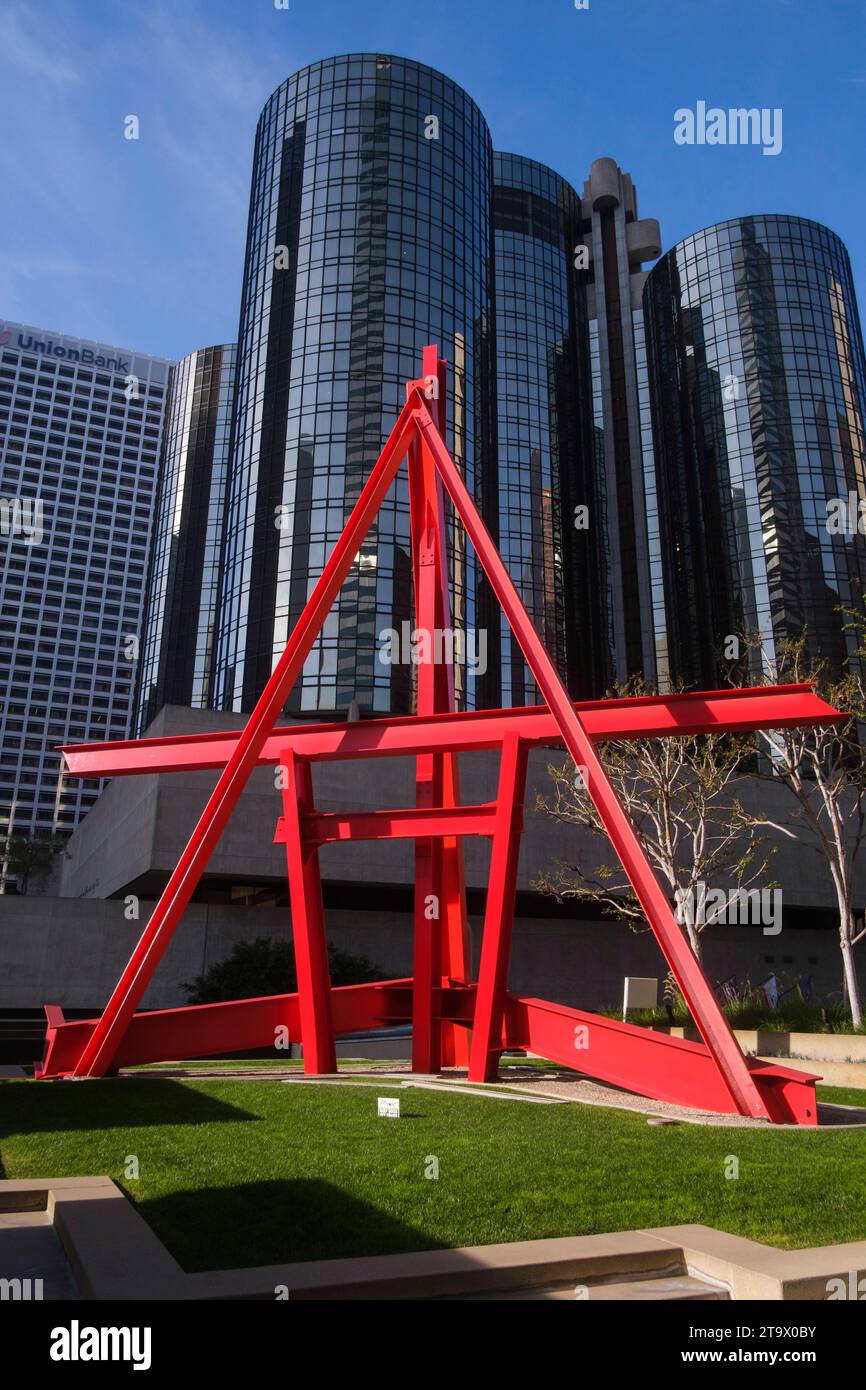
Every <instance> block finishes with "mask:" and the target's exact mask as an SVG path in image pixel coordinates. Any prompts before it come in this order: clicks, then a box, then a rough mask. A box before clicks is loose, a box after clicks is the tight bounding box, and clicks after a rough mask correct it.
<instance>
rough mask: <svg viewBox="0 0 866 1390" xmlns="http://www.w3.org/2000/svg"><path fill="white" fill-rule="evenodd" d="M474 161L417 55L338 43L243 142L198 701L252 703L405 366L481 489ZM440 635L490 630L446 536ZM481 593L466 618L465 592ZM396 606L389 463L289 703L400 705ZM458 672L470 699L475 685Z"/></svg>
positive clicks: (468, 116) (490, 464) (488, 367)
mask: <svg viewBox="0 0 866 1390" xmlns="http://www.w3.org/2000/svg"><path fill="white" fill-rule="evenodd" d="M492 167H493V155H492V147H491V141H490V135H489V132H488V129H487V125H486V122H485V120H484V118H483V116H482V115H481V112H480V111H479V109H478V107H477V106H476V105H475V103H474V102H473V101H472V100H471V98H470V97H469V96H467V94H466V93H465V92H464V91H462V89H461V88H460V87H458V86H457V85H456V84H455V83H454V82H451V81H450V80H449V79H448V78H447V77H444V76H442V74H441V73H438V72H435V71H434V70H433V69H432V68H429V67H426V66H424V65H423V64H421V63H415V62H411V61H409V60H408V59H404V58H396V57H389V56H387V55H384V54H352V55H349V56H346V57H340V58H332V59H329V60H327V61H326V62H320V63H315V64H313V65H312V66H310V67H307V68H304V69H303V70H302V71H300V72H298V73H295V75H294V76H293V77H291V78H289V80H288V81H287V82H284V83H283V84H282V86H281V87H279V88H278V89H277V90H276V91H275V92H274V93H273V95H272V96H271V97H270V99H269V101H268V102H267V103H266V105H265V107H264V109H263V111H262V114H261V117H260V119H259V124H258V129H257V133H256V145H255V157H254V167H253V176H252V188H251V196H250V216H249V227H248V234H247V247H246V258H245V266H244V280H243V291H242V300H241V318H240V329H239V335H238V370H237V396H236V401H235V408H234V420H233V426H232V447H231V460H230V467H229V480H228V498H227V516H226V528H225V553H224V564H223V569H222V575H221V581H220V595H219V617H218V635H217V644H216V653H215V662H214V690H213V694H214V703H215V705H216V707H217V708H220V709H226V710H247V709H250V708H251V707H252V705H253V704H254V702H255V700H256V698H257V697H258V695H259V693H260V692H261V690H262V688H263V687H264V685H265V683H266V681H267V679H268V677H269V675H270V673H271V670H272V668H273V666H274V664H275V662H276V660H277V659H278V657H279V655H280V653H281V652H282V650H283V648H284V646H285V643H286V640H287V638H288V636H289V634H290V633H291V631H292V628H293V626H294V624H295V622H296V620H297V618H298V616H299V614H300V613H301V611H302V609H303V606H304V604H305V602H306V599H307V597H308V595H309V593H310V592H311V589H312V586H313V585H314V584H315V582H316V579H317V578H318V576H319V575H320V574H321V571H322V568H323V566H324V563H325V559H326V556H327V555H328V553H329V551H330V549H331V548H332V546H333V544H334V542H335V541H336V540H337V538H338V536H339V535H340V533H341V531H342V528H343V525H344V522H345V520H346V518H347V516H348V514H349V511H350V509H351V507H352V506H353V504H354V502H355V501H356V499H357V497H358V494H359V492H360V489H361V486H362V485H363V482H364V480H365V479H366V476H367V474H368V473H369V470H370V468H371V466H372V464H373V462H374V461H375V459H376V457H377V455H378V453H379V451H380V449H381V447H382V445H383V443H384V441H385V439H386V438H387V435H388V433H389V431H390V429H391V427H392V425H393V422H394V420H395V419H396V417H397V414H398V412H399V411H400V409H401V408H402V405H403V403H404V400H403V389H404V383H405V381H406V380H407V379H410V378H413V377H415V376H417V373H418V370H419V363H420V359H421V349H422V348H423V346H424V344H425V343H437V344H438V346H439V351H440V355H441V356H442V357H444V358H446V359H447V360H448V363H449V391H448V402H447V417H448V425H447V443H448V446H449V448H450V449H451V451H452V453H453V455H454V457H455V460H456V462H457V464H458V467H459V468H460V469H461V471H462V473H463V476H464V478H465V480H466V482H467V485H468V486H469V488H470V490H471V491H472V492H473V494H474V495H475V497H476V499H477V500H478V501H479V502H480V503H482V504H486V502H487V499H488V496H489V493H490V492H491V490H494V491H495V476H494V475H493V472H492V470H493V469H494V467H495V465H494V452H495V451H494V433H495V420H494V399H493V397H494V392H495V381H494V372H495V367H494V361H493V344H492V323H491V317H492V298H493V265H492V230H491V222H492V217H491V208H492ZM451 571H452V574H451V578H452V594H453V622H454V626H455V628H459V629H461V630H463V629H475V628H478V627H480V626H485V625H486V624H487V622H488V621H489V619H488V617H487V614H486V609H485V600H484V591H483V589H482V588H481V586H480V584H479V583H478V579H477V573H476V566H475V563H474V560H473V557H472V555H471V553H470V551H469V550H468V547H467V544H466V542H465V540H464V539H463V536H462V531H461V530H460V529H459V528H456V527H455V528H454V531H453V534H452V537H451ZM479 603H480V604H481V609H479V607H478V605H479ZM412 612H413V596H412V576H411V565H410V555H409V525H408V487H407V483H406V477H405V471H404V472H403V474H402V476H401V477H400V478H399V479H398V482H397V485H396V488H395V490H394V491H393V492H392V494H391V495H390V496H389V497H388V498H387V499H386V501H385V504H384V505H383V507H382V509H381V511H380V513H379V516H378V518H377V520H376V522H375V523H374V525H373V527H372V529H371V532H370V534H369V537H368V539H367V541H366V542H365V543H364V545H363V546H362V548H361V551H360V553H359V555H358V558H357V561H356V563H355V565H354V566H353V568H352V570H351V572H350V575H349V577H348V578H347V580H346V582H345V584H344V585H343V589H342V591H341V594H340V597H339V600H338V602H337V604H336V605H335V607H334V610H333V612H332V614H331V615H330V617H329V618H328V620H327V623H326V625H325V628H324V631H323V634H322V636H321V638H320V640H319V641H318V642H317V643H316V645H315V647H314V648H313V650H312V651H311V653H310V656H309V658H308V660H307V662H306V665H305V667H304V670H303V673H302V675H301V677H300V679H299V681H298V682H297V684H296V686H295V689H294V691H293V693H292V696H291V698H290V702H289V706H288V709H289V712H290V713H292V714H296V715H302V716H304V717H307V718H309V717H313V718H315V717H317V716H322V717H328V718H333V717H335V715H338V714H339V713H340V712H345V711H346V709H347V708H348V707H349V706H350V704H351V703H352V701H353V700H356V701H357V703H358V706H359V708H360V710H361V712H362V714H370V713H375V714H386V713H389V712H393V713H405V712H408V711H409V710H410V709H411V706H412V699H413V677H414V668H413V667H412V665H411V662H409V663H403V664H398V665H390V664H387V662H383V659H382V650H383V649H382V642H381V636H382V634H383V633H384V632H387V631H388V630H396V631H397V632H398V633H399V632H400V631H401V628H402V624H403V623H404V622H410V623H411V619H412ZM477 666H478V669H477V670H475V671H473V669H472V668H471V666H470V663H468V662H466V663H464V664H463V665H458V666H457V667H456V670H455V685H456V691H457V698H458V701H459V703H460V704H461V705H464V706H470V707H471V706H473V705H474V704H476V703H480V702H481V700H482V694H481V689H482V686H483V683H484V681H485V680H490V679H491V678H492V677H491V673H490V672H489V671H485V672H482V671H481V663H480V662H478V663H477Z"/></svg>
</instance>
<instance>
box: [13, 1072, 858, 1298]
mask: <svg viewBox="0 0 866 1390" xmlns="http://www.w3.org/2000/svg"><path fill="white" fill-rule="evenodd" d="M377 1094H382V1095H399V1096H400V1099H401V1109H402V1118H401V1119H400V1120H385V1119H378V1118H377V1115H376V1095H377ZM851 1096H856V1097H857V1101H856V1102H855V1103H860V1104H863V1102H864V1099H866V1097H864V1093H863V1092H853V1093H849V1092H847V1091H842V1090H839V1089H838V1088H832V1089H831V1088H826V1090H825V1088H822V1098H826V1099H836V1100H841V1099H843V1098H844V1099H845V1100H846V1102H847V1103H851V1099H850V1097H851ZM732 1154H733V1155H735V1156H736V1157H737V1158H738V1159H739V1164H740V1176H739V1178H738V1179H737V1180H731V1179H726V1178H725V1170H726V1164H727V1161H728V1157H729V1156H730V1155H732ZM130 1155H135V1156H136V1157H137V1159H138V1163H139V1177H138V1179H137V1180H133V1179H130V1178H127V1177H126V1176H125V1168H126V1165H127V1162H128V1157H129V1156H130ZM433 1156H435V1158H436V1159H437V1160H438V1164H439V1178H438V1180H432V1179H427V1178H425V1170H427V1171H429V1170H430V1168H431V1163H432V1157H433ZM864 1156H866V1129H864V1130H860V1131H858V1130H838V1131H835V1132H833V1131H827V1132H823V1133H818V1132H809V1133H805V1132H799V1133H792V1132H783V1131H771V1132H767V1131H766V1130H752V1129H742V1130H731V1129H714V1128H709V1127H706V1126H697V1125H686V1124H682V1125H677V1126H660V1127H652V1126H648V1125H647V1123H646V1118H645V1117H644V1116H641V1115H632V1114H627V1113H622V1112H618V1111H610V1110H600V1109H595V1108H593V1107H589V1106H582V1105H569V1106H566V1105H562V1106H560V1105H551V1106H540V1105H525V1104H520V1103H518V1102H514V1103H506V1102H505V1101H492V1100H491V1101H486V1100H481V1099H475V1098H473V1097H470V1096H465V1095H459V1094H451V1095H449V1094H445V1093H443V1092H436V1091H424V1090H413V1091H407V1090H399V1089H398V1088H395V1087H393V1086H390V1087H389V1086H388V1084H387V1081H386V1080H385V1078H384V1077H383V1078H382V1083H381V1085H380V1086H379V1087H378V1088H377V1090H375V1091H371V1090H369V1089H366V1088H365V1089H360V1088H358V1089H356V1088H354V1087H351V1088H350V1087H346V1088H339V1087H334V1086H322V1087H316V1086H304V1087H300V1086H292V1085H282V1084H280V1083H279V1082H274V1081H265V1080H263V1081H256V1080H251V1081H229V1080H225V1081H223V1080H216V1079H213V1080H201V1081H197V1080H183V1081H179V1080H169V1079H165V1078H162V1079H160V1078H156V1077H154V1078H152V1079H150V1078H147V1077H142V1078H139V1079H137V1080H134V1081H133V1080H130V1081H122V1082H116V1081H89V1082H86V1083H64V1082H57V1083H54V1084H50V1085H49V1084H41V1083H38V1082H37V1083H34V1082H26V1081H21V1082H11V1081H10V1082H5V1083H3V1084H2V1085H0V1160H2V1172H0V1175H2V1176H5V1177H10V1178H26V1177H58V1176H61V1175H69V1176H74V1175H87V1174H98V1173H107V1174H109V1175H110V1176H111V1177H113V1178H114V1179H115V1180H116V1181H117V1182H118V1183H119V1185H120V1186H121V1187H122V1188H123V1190H124V1191H125V1192H126V1193H127V1195H128V1196H129V1197H130V1198H131V1199H132V1200H133V1201H134V1202H135V1203H136V1205H137V1207H138V1209H139V1211H140V1212H141V1214H142V1216H143V1217H144V1218H145V1220H146V1221H148V1222H149V1224H150V1225H151V1227H152V1228H153V1229H154V1230H155V1231H156V1233H157V1235H158V1236H159V1237H160V1238H161V1239H162V1240H163V1241H164V1243H165V1244H166V1245H167V1246H168V1248H169V1249H170V1250H171V1251H172V1253H173V1254H174V1255H175V1257H176V1258H177V1259H178V1260H179V1262H180V1263H181V1265H183V1267H184V1268H185V1269H187V1270H190V1271H193V1270H204V1269H221V1268H229V1267H232V1266H238V1265H256V1264H269V1263H274V1262H279V1261H283V1260H308V1259H315V1258H320V1259H326V1258H333V1257H339V1256H350V1255H359V1254H386V1253H395V1252H399V1251H409V1250H423V1249H433V1248H437V1247H443V1246H453V1245H473V1244H485V1243H488V1242H495V1241H507V1240H525V1239H532V1238H538V1237H544V1236H557V1235H567V1234H574V1235H579V1234H589V1233H592V1232H598V1231H615V1230H626V1229H630V1228H642V1227H647V1226H662V1225H669V1224H679V1223H682V1222H703V1223H706V1224H708V1225H713V1226H719V1227H721V1228H722V1229H724V1230H727V1231H733V1232H736V1233H738V1234H740V1235H744V1236H749V1237H752V1238H753V1239H756V1240H761V1241H767V1242H769V1243H771V1244H774V1245H777V1246H783V1247H789V1248H794V1247H798V1246H805V1245H819V1244H824V1243H827V1242H835V1241H849V1240H854V1239H863V1238H866V1163H864Z"/></svg>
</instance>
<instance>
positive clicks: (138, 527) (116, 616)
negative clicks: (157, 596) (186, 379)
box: [0, 322, 169, 846]
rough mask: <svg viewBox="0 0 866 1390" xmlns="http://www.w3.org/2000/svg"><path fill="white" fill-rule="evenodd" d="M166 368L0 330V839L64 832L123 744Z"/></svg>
mask: <svg viewBox="0 0 866 1390" xmlns="http://www.w3.org/2000/svg"><path fill="white" fill-rule="evenodd" d="M168 369H169V363H168V362H167V361H166V360H165V359H163V358H160V357H149V356H145V355H144V354H142V353H137V352H132V351H130V350H129V349H122V348H115V347H108V346H106V345H104V344H101V343H94V342H89V341H86V340H84V339H81V338H74V337H69V336H67V335H64V334H59V333H46V332H44V331H43V330H42V329H37V328H30V327H26V326H24V325H22V324H17V323H7V322H0V839H2V841H3V845H4V846H5V843H6V840H7V838H8V837H9V835H10V834H20V835H23V836H30V835H32V834H33V833H34V832H37V833H41V834H51V833H58V834H64V833H66V832H70V831H72V829H73V828H74V827H75V825H76V823H77V822H78V820H79V819H80V817H81V816H82V815H83V814H84V813H85V811H87V809H88V808H89V807H90V806H91V805H92V804H93V802H94V801H95V800H96V797H97V795H98V793H99V789H100V784H99V783H98V782H88V781H83V782H82V781H79V780H78V779H77V778H70V779H68V780H67V778H66V776H65V775H64V773H63V771H62V768H61V759H60V755H59V754H58V752H57V745H58V744H62V743H65V742H82V741H84V740H87V739H93V740H100V739H109V738H124V737H126V736H127V735H128V734H129V732H130V716H131V700H132V683H133V674H134V669H135V658H136V650H137V644H138V642H139V641H140V636H141V620H142V602H143V596H144V586H145V575H146V570H147V561H148V548H149V544H150V535H151V523H152V513H153V499H154V490H155V486H156V474H157V461H158V455H159V447H160V434H161V430H162V420H163V408H164V403H165V390H166V379H167V375H168Z"/></svg>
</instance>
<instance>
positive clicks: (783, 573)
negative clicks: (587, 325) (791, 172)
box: [644, 216, 866, 686]
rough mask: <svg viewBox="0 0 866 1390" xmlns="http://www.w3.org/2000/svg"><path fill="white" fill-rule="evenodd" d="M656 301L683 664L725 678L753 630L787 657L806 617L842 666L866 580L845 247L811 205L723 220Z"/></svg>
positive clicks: (675, 255) (670, 274)
mask: <svg viewBox="0 0 866 1390" xmlns="http://www.w3.org/2000/svg"><path fill="white" fill-rule="evenodd" d="M644 302H645V306H646V323H647V347H648V354H649V365H650V381H651V385H652V399H653V424H654V435H655V457H656V465H657V473H658V488H659V514H660V516H661V519H662V526H661V537H660V547H659V550H660V558H661V561H662V562H663V565H664V581H665V600H666V615H667V616H666V621H667V630H668V639H669V651H670V658H671V665H672V669H673V674H674V675H675V676H676V677H678V678H679V679H681V680H684V681H688V682H693V683H697V684H699V685H703V686H711V685H715V684H716V683H717V682H718V681H719V679H720V677H723V676H724V674H725V671H726V669H727V670H728V671H729V670H730V661H729V660H728V659H727V658H729V657H730V656H731V654H732V653H733V652H735V650H736V649H735V648H734V647H730V649H729V650H726V645H727V644H728V639H729V638H732V637H737V635H738V634H741V633H742V632H743V630H744V629H745V630H749V631H755V632H760V633H761V634H762V635H763V639H764V646H765V651H766V652H767V654H768V656H769V657H770V659H771V660H772V659H773V658H774V656H775V655H776V652H775V643H776V642H778V641H779V640H781V639H785V638H798V637H799V636H800V635H801V634H802V633H803V632H804V631H805V633H806V635H807V643H808V646H809V649H810V651H811V653H812V654H813V655H814V656H820V657H822V658H824V659H825V660H827V661H828V662H829V663H830V664H831V666H832V667H834V668H836V669H837V670H838V669H839V667H840V666H841V664H842V663H843V661H844V659H845V658H846V657H849V656H851V655H853V653H854V645H853V644H854V643H855V637H854V634H853V632H852V631H851V628H850V625H849V624H848V622H847V619H846V616H845V613H844V611H843V610H845V609H847V608H850V607H852V606H853V605H855V604H856V603H857V602H858V596H859V595H860V594H862V593H863V586H864V583H866V536H864V535H863V534H862V532H861V531H860V530H859V527H858V525H857V517H858V515H866V432H864V408H866V364H864V355H863V339H862V334H861V329H860V321H859V317H858V312H857V303H856V299H855V295H854V286H853V281H852V277H851V267H850V263H849V260H848V254H847V252H846V250H845V247H844V246H843V244H842V242H841V241H840V240H839V238H838V237H837V236H836V235H835V234H834V233H833V232H831V231H829V230H828V229H827V228H826V227H823V226H821V225H820V224H819V223H816V222H811V221H808V220H806V219H804V218H798V217H783V216H761V217H744V218H739V219H736V220H734V221H730V222H722V223H719V224H718V225H716V226H713V227H708V228H706V229H705V230H704V231H701V232H697V233H695V235H694V236H690V237H687V238H686V239H685V240H684V241H682V242H680V243H679V244H678V245H677V246H675V247H673V248H672V249H671V250H670V251H668V252H667V254H666V255H665V256H664V257H662V259H661V260H660V261H659V263H658V264H657V265H656V266H655V268H654V269H653V270H652V271H651V273H650V275H649V278H648V280H647V283H646V289H645V292H644ZM852 522H853V525H852V524H851V523H852ZM861 601H862V600H861Z"/></svg>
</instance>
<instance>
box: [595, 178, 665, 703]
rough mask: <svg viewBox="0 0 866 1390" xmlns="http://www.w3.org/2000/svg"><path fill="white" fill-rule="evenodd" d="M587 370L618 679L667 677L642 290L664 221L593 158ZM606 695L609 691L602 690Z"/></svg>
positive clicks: (661, 679)
mask: <svg viewBox="0 0 866 1390" xmlns="http://www.w3.org/2000/svg"><path fill="white" fill-rule="evenodd" d="M583 240H584V243H585V245H586V247H587V250H588V252H589V268H588V272H587V280H588V286H587V295H588V310H587V311H588V314H589V320H590V324H589V329H590V373H591V388H590V389H591V393H592V409H593V420H594V438H595V448H596V456H597V466H598V468H599V469H600V471H601V473H602V476H603V483H602V485H601V487H600V489H599V495H600V497H602V498H603V501H604V515H603V516H602V515H599V517H598V525H599V527H600V529H601V531H602V533H603V537H604V542H605V545H606V550H607V554H606V559H605V563H604V567H603V570H604V573H605V574H606V576H607V577H608V582H609V591H608V595H607V602H606V605H605V617H606V619H607V622H608V633H607V643H608V645H609V646H610V647H611V648H612V649H613V652H614V673H615V676H616V679H617V680H618V681H625V680H627V679H628V678H629V677H630V676H635V675H640V676H643V677H644V678H645V680H646V681H647V683H648V684H650V685H654V684H656V683H658V684H660V685H661V686H664V685H665V684H666V681H667V660H666V638H665V633H664V628H663V612H664V609H663V605H662V589H661V585H662V579H661V572H660V569H659V567H658V564H657V563H656V555H657V533H658V515H657V503H656V496H655V480H654V471H653V458H652V432H651V424H650V405H649V389H648V381H647V370H646V352H645V346H644V325H643V309H642V302H641V295H642V292H643V286H644V281H645V280H646V275H647V273H646V271H644V270H643V268H642V267H643V266H644V264H645V263H646V262H647V261H649V260H652V259H653V258H654V257H656V256H658V254H659V251H660V249H661V243H660V234H659V224H658V222H657V221H656V219H655V218H652V217H644V218H639V217H638V211H637V192H636V190H635V186H634V183H633V181H632V178H631V175H630V174H625V173H623V171H622V170H621V169H620V167H619V165H618V164H617V163H616V162H615V161H614V160H613V159H596V160H595V161H594V162H593V164H592V166H591V169H590V174H589V178H588V179H587V181H586V183H585V184H584V190H583ZM598 693H599V694H601V693H603V692H602V691H599V692H598Z"/></svg>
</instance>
